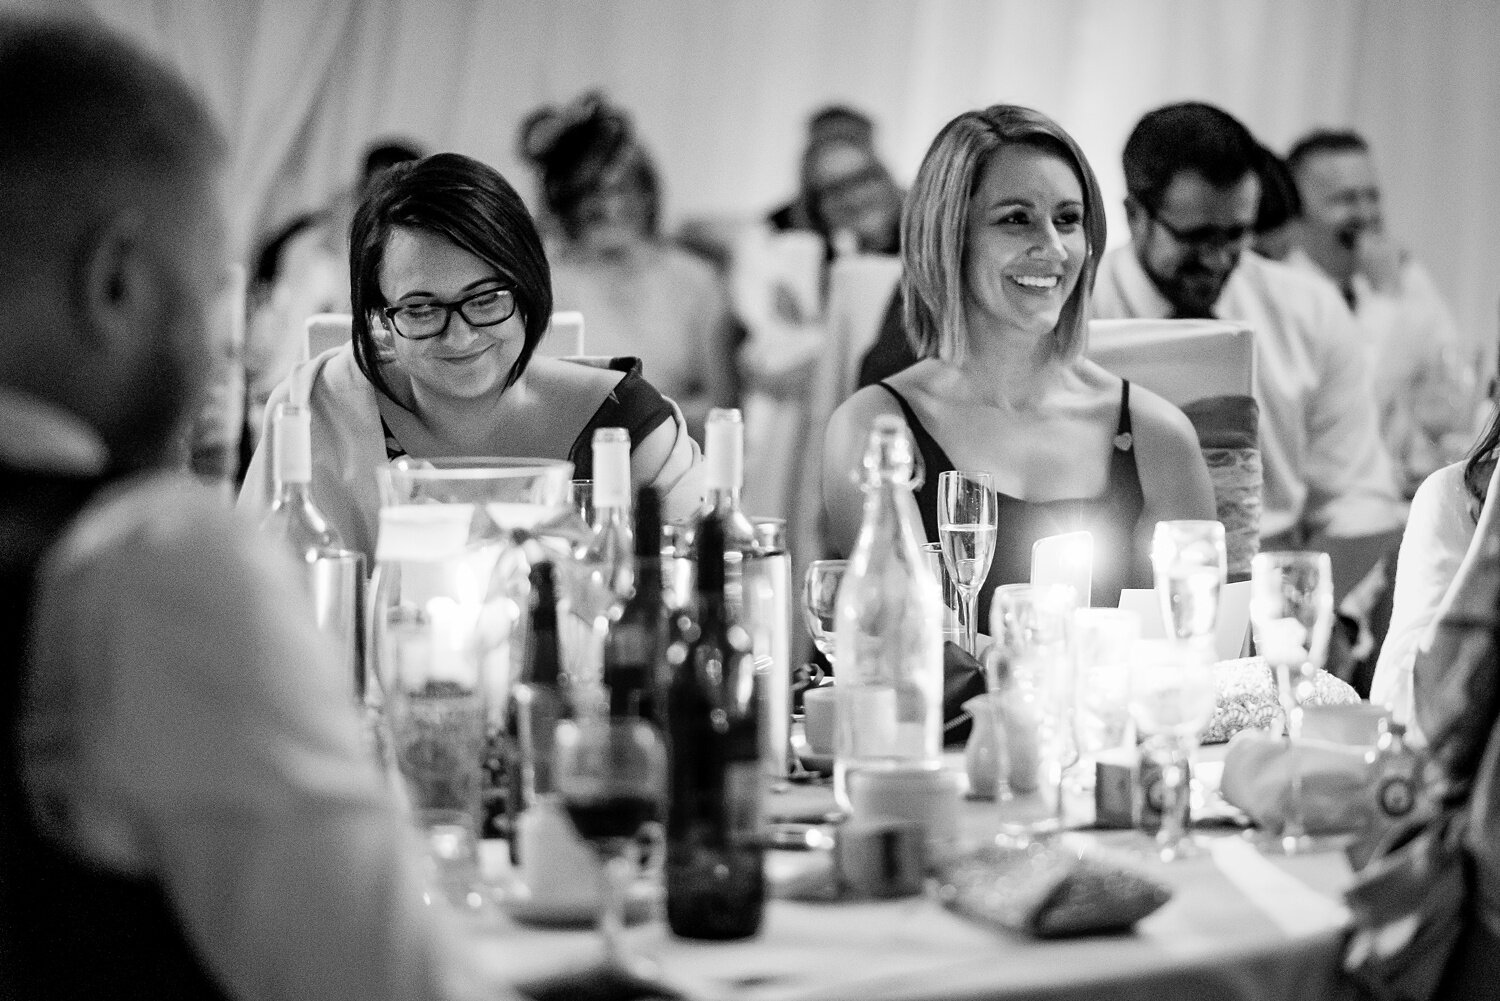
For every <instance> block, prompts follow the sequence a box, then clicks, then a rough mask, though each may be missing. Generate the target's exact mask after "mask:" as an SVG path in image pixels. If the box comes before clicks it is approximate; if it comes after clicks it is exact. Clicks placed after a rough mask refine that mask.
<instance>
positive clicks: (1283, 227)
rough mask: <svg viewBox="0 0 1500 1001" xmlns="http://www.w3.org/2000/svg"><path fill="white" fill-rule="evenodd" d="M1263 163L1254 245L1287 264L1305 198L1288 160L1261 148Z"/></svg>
mask: <svg viewBox="0 0 1500 1001" xmlns="http://www.w3.org/2000/svg"><path fill="white" fill-rule="evenodd" d="M1260 161H1261V162H1260V208H1259V209H1257V210H1256V213H1255V237H1254V239H1253V240H1252V241H1251V246H1252V247H1253V248H1254V250H1255V252H1256V253H1257V254H1259V255H1260V256H1262V257H1265V258H1268V259H1270V260H1273V261H1284V260H1286V258H1287V255H1288V254H1290V253H1291V252H1292V246H1293V242H1294V241H1295V240H1296V229H1297V221H1298V220H1299V219H1301V218H1302V198H1301V196H1299V195H1298V194H1297V182H1296V181H1294V180H1293V179H1292V172H1291V171H1290V170H1288V169H1287V165H1286V161H1285V160H1283V159H1282V158H1281V157H1279V156H1277V155H1276V154H1275V153H1273V152H1271V151H1270V150H1269V149H1266V147H1264V146H1262V147H1261V148H1260Z"/></svg>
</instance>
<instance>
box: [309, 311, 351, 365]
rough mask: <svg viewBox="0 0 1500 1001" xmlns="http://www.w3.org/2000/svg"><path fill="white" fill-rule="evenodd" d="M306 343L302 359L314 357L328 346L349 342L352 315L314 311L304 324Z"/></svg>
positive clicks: (337, 345)
mask: <svg viewBox="0 0 1500 1001" xmlns="http://www.w3.org/2000/svg"><path fill="white" fill-rule="evenodd" d="M304 329H305V330H306V331H307V345H306V347H305V348H304V350H303V352H302V360H303V361H306V360H307V359H309V358H316V357H318V355H320V354H322V353H323V352H324V351H327V350H328V349H329V348H336V347H339V346H341V345H344V344H348V343H349V339H350V338H351V337H353V336H354V317H352V316H350V315H349V314H348V313H314V314H313V315H312V316H309V317H308V318H307V323H306V324H305V325H304Z"/></svg>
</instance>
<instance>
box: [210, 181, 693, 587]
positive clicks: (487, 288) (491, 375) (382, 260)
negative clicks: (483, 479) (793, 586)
mask: <svg viewBox="0 0 1500 1001" xmlns="http://www.w3.org/2000/svg"><path fill="white" fill-rule="evenodd" d="M349 274H350V285H351V290H352V299H353V304H354V332H353V343H352V344H351V345H349V346H348V347H345V348H340V349H338V350H337V351H333V352H326V353H324V354H323V355H322V356H320V357H319V358H316V359H313V360H312V361H311V362H310V363H309V364H308V365H307V366H306V367H305V368H299V369H297V370H295V371H294V372H293V373H292V376H291V377H290V379H288V381H287V383H285V384H283V385H282V386H281V387H280V388H278V389H277V390H276V392H275V393H273V394H272V397H271V401H270V403H271V406H272V407H273V408H274V406H275V405H276V404H277V403H278V402H280V401H281V400H284V399H287V398H289V397H290V396H291V394H292V393H293V392H297V393H298V394H299V395H301V394H303V393H305V394H306V395H307V399H308V406H309V412H310V415H311V418H312V441H313V467H312V491H313V494H314V496H315V497H316V498H317V502H318V506H319V508H320V509H321V510H322V511H323V513H324V514H325V515H326V516H327V517H328V519H329V521H330V522H331V523H332V525H333V527H334V528H336V529H337V530H338V532H339V535H340V536H341V537H342V539H343V541H344V544H345V545H346V546H349V547H350V548H354V549H357V550H359V551H360V552H363V553H364V554H365V555H366V556H367V557H369V556H371V555H372V554H373V553H374V549H375V528H376V523H377V512H378V509H379V497H378V490H377V487H376V482H375V470H376V468H377V467H379V466H381V465H383V464H385V463H387V462H389V461H392V460H394V459H398V458H400V457H401V456H403V455H410V456H412V457H413V458H426V457H433V456H491V455H503V456H534V457H538V458H549V459H568V460H570V461H572V463H573V465H574V472H575V475H576V476H578V477H579V478H582V479H588V478H589V475H590V470H591V467H592V456H593V453H592V443H593V433H594V429H595V428H598V427H623V428H625V429H626V430H627V431H629V432H630V442H631V466H632V472H633V476H634V480H635V485H636V486H641V485H644V484H648V483H649V484H651V485H653V486H655V487H657V488H658V489H659V490H661V491H662V495H663V504H664V512H663V513H664V515H665V516H666V517H667V518H669V519H675V518H680V517H684V516H686V515H687V514H689V513H691V511H692V510H693V509H694V508H695V507H696V506H697V504H698V503H699V500H700V499H701V495H702V488H701V484H700V478H699V476H698V475H697V467H698V464H699V459H700V455H699V451H698V446H697V444H696V443H695V442H694V441H693V440H692V439H691V438H690V437H689V436H688V434H687V429H686V425H685V423H684V421H683V417H682V413H681V411H679V410H678V409H677V407H676V406H675V405H674V404H673V403H672V402H671V401H670V400H668V399H665V398H664V397H662V395H661V394H660V393H658V392H657V391H656V389H655V388H654V387H653V386H652V385H651V384H650V383H648V382H647V381H646V380H645V379H644V378H642V376H641V373H640V365H639V363H638V362H637V361H636V360H635V359H633V358H622V359H616V360H614V361H612V362H611V363H610V364H609V366H607V367H604V366H595V365H587V364H579V363H576V362H572V361H564V360H562V359H557V358H546V357H542V356H540V355H536V354H535V351H536V347H537V342H538V341H540V340H541V338H542V335H543V333H544V332H545V331H546V329H547V324H548V321H549V319H550V317H551V315H552V284H551V276H550V270H549V268H548V266H547V257H546V255H545V253H544V252H543V250H542V241H541V236H540V235H539V234H538V232H537V229H536V226H535V224H534V223H533V222H532V219H531V216H530V214H529V213H528V212H527V211H526V206H525V205H524V204H522V202H521V198H520V196H519V195H518V194H516V191H515V189H514V188H512V187H511V186H510V184H509V183H508V182H507V181H506V180H505V178H503V177H501V176H500V175H499V174H498V173H497V172H496V171H495V170H494V169H493V168H491V167H488V166H486V165H485V164H482V163H480V162H479V161H477V160H472V159H470V158H469V157H466V156H460V155H458V154H456V153H440V154H437V155H435V156H430V157H428V158H426V159H425V160H419V161H417V162H415V163H410V164H401V165H399V166H397V167H393V168H391V169H390V170H389V171H387V172H386V173H384V174H383V175H381V176H380V177H379V178H378V179H377V180H376V182H375V184H374V185H373V186H372V188H371V190H370V191H369V193H368V194H367V195H366V196H365V201H364V203H363V204H362V205H361V206H360V208H359V212H358V213H357V214H356V215H355V218H354V230H353V245H352V248H351V250H350V256H349ZM294 387H296V388H294ZM273 412H274V411H273ZM265 453H266V449H265V448H264V447H262V448H261V449H259V450H258V451H257V452H256V454H255V458H254V459H252V460H251V463H250V471H249V473H248V474H247V476H246V478H245V486H244V489H243V491H242V492H241V494H240V503H241V504H242V505H245V506H250V507H259V506H262V505H264V504H265V503H266V502H267V500H268V499H269V486H270V484H269V482H268V478H269V475H270V470H269V468H268V466H267V457H266V454H265Z"/></svg>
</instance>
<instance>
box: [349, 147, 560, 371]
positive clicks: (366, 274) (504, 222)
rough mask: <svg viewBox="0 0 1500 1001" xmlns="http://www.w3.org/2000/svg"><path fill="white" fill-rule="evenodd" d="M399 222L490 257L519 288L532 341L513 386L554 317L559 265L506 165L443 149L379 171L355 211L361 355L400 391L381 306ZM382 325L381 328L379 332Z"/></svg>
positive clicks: (353, 273) (352, 237)
mask: <svg viewBox="0 0 1500 1001" xmlns="http://www.w3.org/2000/svg"><path fill="white" fill-rule="evenodd" d="M396 226H407V227H410V228H412V229H422V230H426V231H427V232H429V233H435V234H437V235H439V236H442V237H445V238H447V239H449V240H451V241H452V242H453V243H454V244H455V245H456V246H459V247H462V248H463V249H464V250H467V251H468V252H469V253H471V254H473V255H474V256H475V257H477V258H479V259H480V260H482V261H484V262H485V263H486V264H488V265H490V266H491V267H493V268H494V269H495V271H496V272H497V273H498V274H499V276H500V279H501V281H503V282H504V283H505V284H506V285H508V286H509V287H510V288H511V290H512V291H513V292H514V293H515V297H516V309H517V311H518V312H519V313H520V314H521V319H522V322H523V323H524V324H525V327H526V343H525V345H524V346H523V347H522V348H521V354H520V357H518V358H517V359H516V363H515V364H514V365H513V366H511V370H510V373H509V374H508V375H507V376H506V378H505V385H506V387H510V386H511V385H513V384H514V383H515V381H516V380H517V379H519V378H520V377H521V373H522V372H524V371H526V366H527V365H528V364H529V363H530V362H531V355H532V352H533V351H535V350H536V345H537V342H538V341H540V340H541V339H542V334H543V333H544V332H546V330H547V324H548V323H550V322H551V319H552V270H551V268H549V267H548V266H547V255H546V254H545V253H544V252H543V251H542V238H541V235H540V234H539V233H538V232H537V229H536V223H535V222H534V221H533V220H532V218H531V214H530V213H529V212H527V211H526V205H525V204H524V203H523V202H522V201H521V196H520V195H518V194H516V189H515V188H513V187H511V186H510V182H508V181H506V179H505V178H503V177H501V176H500V173H499V171H497V170H495V169H494V168H493V167H489V166H486V165H485V164H483V163H480V162H479V161H478V160H474V159H471V158H470V157H467V156H461V155H460V154H458V153H437V154H435V155H433V156H429V157H427V158H426V159H425V160H417V161H415V162H412V163H401V164H397V165H396V166H394V167H392V168H390V169H389V170H387V171H385V172H384V173H382V174H380V175H379V176H378V177H377V178H376V179H375V181H374V183H373V185H372V186H371V187H370V190H369V191H368V192H367V193H366V194H365V197H364V200H363V201H362V202H361V203H360V206H359V210H358V211H357V212H356V213H355V214H354V225H353V227H352V228H351V230H350V233H349V299H350V304H351V306H352V307H353V313H354V359H355V361H356V362H358V363H359V370H360V371H361V372H363V373H364V374H365V378H367V379H369V380H370V382H371V383H372V384H373V385H374V386H375V388H376V389H378V390H379V391H380V392H382V393H384V394H385V395H386V396H388V397H391V398H392V399H394V398H395V397H394V396H393V395H392V393H391V388H390V385H389V384H388V383H387V382H386V381H385V376H384V374H383V372H382V367H383V366H384V365H385V364H387V363H388V362H389V361H390V360H391V353H390V348H389V346H388V345H389V338H391V337H394V336H397V335H396V334H394V333H393V332H390V331H387V330H386V329H385V323H384V320H383V318H381V316H380V310H381V309H383V308H384V307H385V306H387V305H389V303H387V302H386V299H385V294H384V293H383V292H381V290H380V267H381V263H382V262H383V260H384V257H385V247H386V243H387V242H388V241H389V240H390V236H391V230H392V228H394V227H396ZM376 325H378V326H379V329H380V333H379V334H377V333H376Z"/></svg>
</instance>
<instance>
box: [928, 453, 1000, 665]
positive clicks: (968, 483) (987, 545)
mask: <svg viewBox="0 0 1500 1001" xmlns="http://www.w3.org/2000/svg"><path fill="white" fill-rule="evenodd" d="M996 504H997V501H996V498H995V491H994V489H993V488H992V486H991V477H990V474H989V473H979V472H969V471H965V470H961V469H950V470H948V471H947V472H945V473H943V474H942V475H940V476H939V477H938V540H939V542H941V543H942V546H943V561H944V562H945V563H946V564H947V566H948V573H949V574H951V575H952V577H953V583H954V584H955V585H957V587H958V593H959V595H960V596H961V597H962V598H963V604H962V612H963V626H964V649H965V650H967V651H969V653H970V654H972V655H974V656H976V657H977V656H978V655H979V623H978V622H977V621H975V619H976V617H977V614H978V605H979V588H980V586H981V585H982V584H983V583H984V580H985V578H986V577H987V576H989V572H990V561H991V560H992V559H994V556H995V533H996V528H997V525H998V518H999V511H998V509H997V507H996Z"/></svg>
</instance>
